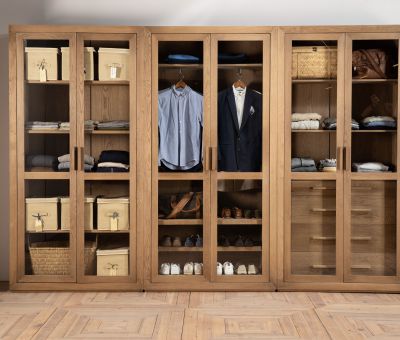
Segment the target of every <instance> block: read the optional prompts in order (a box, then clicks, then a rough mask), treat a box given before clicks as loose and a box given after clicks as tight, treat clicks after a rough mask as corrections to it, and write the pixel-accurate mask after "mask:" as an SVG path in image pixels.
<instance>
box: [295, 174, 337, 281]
mask: <svg viewBox="0 0 400 340" xmlns="http://www.w3.org/2000/svg"><path fill="white" fill-rule="evenodd" d="M291 215H292V224H291V264H292V268H291V272H292V274H295V275H296V274H297V275H335V273H336V182H335V181H292V213H291Z"/></svg>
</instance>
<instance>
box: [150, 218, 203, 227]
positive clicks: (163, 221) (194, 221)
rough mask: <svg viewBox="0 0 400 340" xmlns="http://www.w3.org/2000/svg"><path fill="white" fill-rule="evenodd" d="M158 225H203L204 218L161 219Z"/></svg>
mask: <svg viewBox="0 0 400 340" xmlns="http://www.w3.org/2000/svg"><path fill="white" fill-rule="evenodd" d="M158 225H174V226H187V225H203V220H202V219H168V220H167V219H159V220H158Z"/></svg>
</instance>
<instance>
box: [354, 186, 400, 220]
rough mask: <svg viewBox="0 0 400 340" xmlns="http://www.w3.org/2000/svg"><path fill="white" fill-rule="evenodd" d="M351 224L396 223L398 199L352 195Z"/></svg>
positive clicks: (383, 196)
mask: <svg viewBox="0 0 400 340" xmlns="http://www.w3.org/2000/svg"><path fill="white" fill-rule="evenodd" d="M351 223H352V224H353V225H354V224H394V223H396V198H395V197H394V196H387V195H382V196H380V195H365V194H362V195H357V194H356V195H352V198H351Z"/></svg>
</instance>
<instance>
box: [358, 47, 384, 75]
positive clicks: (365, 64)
mask: <svg viewBox="0 0 400 340" xmlns="http://www.w3.org/2000/svg"><path fill="white" fill-rule="evenodd" d="M352 59H353V62H352V63H353V76H354V77H355V78H359V79H386V78H388V77H387V67H388V59H389V58H388V55H387V54H386V52H385V51H383V50H380V49H367V50H365V49H360V50H356V51H353V58H352Z"/></svg>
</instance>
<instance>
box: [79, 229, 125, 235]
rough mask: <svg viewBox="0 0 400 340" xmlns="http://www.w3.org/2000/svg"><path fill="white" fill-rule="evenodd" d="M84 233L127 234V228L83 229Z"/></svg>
mask: <svg viewBox="0 0 400 340" xmlns="http://www.w3.org/2000/svg"><path fill="white" fill-rule="evenodd" d="M85 233H86V234H129V230H85Z"/></svg>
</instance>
